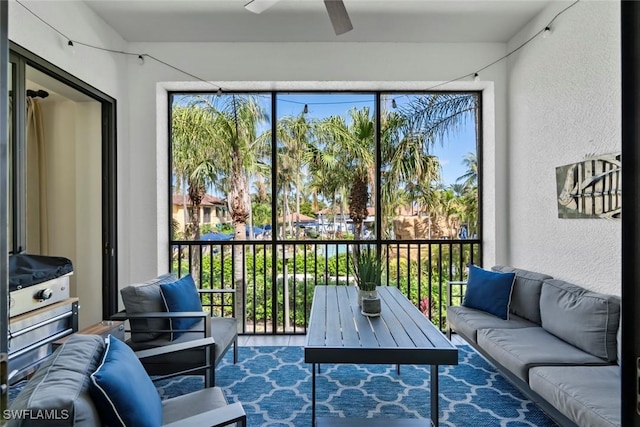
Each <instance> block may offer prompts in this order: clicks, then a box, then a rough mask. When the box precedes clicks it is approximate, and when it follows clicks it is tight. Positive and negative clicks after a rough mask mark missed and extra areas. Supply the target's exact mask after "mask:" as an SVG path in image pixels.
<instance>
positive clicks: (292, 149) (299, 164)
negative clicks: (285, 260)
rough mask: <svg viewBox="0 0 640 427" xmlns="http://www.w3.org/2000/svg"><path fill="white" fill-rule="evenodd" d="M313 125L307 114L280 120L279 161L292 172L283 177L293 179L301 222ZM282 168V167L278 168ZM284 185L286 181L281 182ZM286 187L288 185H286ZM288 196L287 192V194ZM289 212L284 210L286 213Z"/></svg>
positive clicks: (297, 216) (297, 235)
mask: <svg viewBox="0 0 640 427" xmlns="http://www.w3.org/2000/svg"><path fill="white" fill-rule="evenodd" d="M311 129H312V126H311V124H310V123H309V122H308V121H307V119H306V117H305V114H304V113H301V114H300V115H299V116H297V117H292V116H285V117H282V118H281V119H279V120H278V124H277V137H278V142H279V143H280V144H282V151H281V152H280V156H279V162H281V164H282V168H283V169H286V170H287V171H288V172H289V173H290V175H291V176H290V177H287V176H286V175H283V176H282V177H281V179H284V180H287V179H293V185H294V188H295V197H296V222H300V196H301V193H302V175H303V166H304V163H305V159H306V158H307V156H306V152H307V150H308V147H309V133H310V132H311ZM278 169H279V170H280V168H278ZM281 183H282V184H283V185H284V182H281ZM285 188H286V187H285ZM285 196H286V194H285ZM285 211H286V209H285ZM286 214H287V212H284V215H286ZM298 237H299V227H296V238H298Z"/></svg>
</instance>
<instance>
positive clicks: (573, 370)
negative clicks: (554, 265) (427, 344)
mask: <svg viewBox="0 0 640 427" xmlns="http://www.w3.org/2000/svg"><path fill="white" fill-rule="evenodd" d="M493 270H494V271H499V272H513V273H515V282H514V285H513V289H512V294H511V304H510V308H509V318H508V319H507V320H503V319H500V318H498V317H496V316H494V315H492V314H488V313H485V312H483V311H480V310H476V309H473V308H469V307H464V306H462V305H450V306H449V307H448V308H447V320H448V324H449V328H450V330H449V332H450V331H451V330H453V331H455V332H456V333H458V334H459V335H460V336H461V337H462V338H464V339H465V340H466V341H467V342H468V343H469V344H471V345H472V346H473V347H474V348H475V349H476V350H478V352H480V353H481V354H482V355H483V356H485V357H486V358H487V359H488V360H489V361H490V362H492V363H493V364H494V365H495V366H496V368H497V369H498V370H499V371H500V372H501V373H502V374H503V375H504V376H505V377H507V378H508V379H509V380H510V381H511V382H512V383H513V384H515V385H516V386H517V387H518V388H520V389H521V390H522V391H523V393H524V394H525V395H527V397H529V398H530V399H531V400H533V401H534V402H536V404H538V405H539V406H540V407H541V408H542V409H543V410H544V411H545V412H547V414H549V415H550V416H551V417H552V418H553V419H554V420H555V421H556V422H557V423H558V424H560V425H561V426H580V427H599V426H603V427H613V426H620V425H621V404H620V366H619V360H620V328H619V326H620V298H619V297H617V296H613V295H604V294H600V293H595V292H591V291H589V290H586V289H584V288H582V287H580V286H577V285H574V284H571V283H568V282H564V281H561V280H555V279H553V278H552V277H551V276H548V275H545V274H540V273H536V272H532V271H526V270H521V269H517V268H511V267H506V266H495V267H493ZM450 286H456V285H450ZM457 286H460V288H459V289H461V291H460V292H455V289H456V288H450V289H449V295H450V301H451V295H452V294H454V295H455V294H458V295H460V294H462V293H463V289H464V287H463V286H461V285H459V284H458V285H457Z"/></svg>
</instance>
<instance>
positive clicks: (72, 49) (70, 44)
mask: <svg viewBox="0 0 640 427" xmlns="http://www.w3.org/2000/svg"><path fill="white" fill-rule="evenodd" d="M67 46H69V50H70V51H71V54H72V55H75V54H76V48H75V46H74V45H73V42H72V41H71V40H69V41H68V42H67Z"/></svg>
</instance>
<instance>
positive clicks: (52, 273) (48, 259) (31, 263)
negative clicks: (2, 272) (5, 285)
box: [9, 254, 73, 291]
mask: <svg viewBox="0 0 640 427" xmlns="http://www.w3.org/2000/svg"><path fill="white" fill-rule="evenodd" d="M72 272H73V265H72V263H71V260H69V259H67V258H64V257H54V256H43V255H29V254H17V255H11V256H10V257H9V291H15V290H18V289H22V288H26V287H28V286H33V285H37V284H38V283H42V282H46V281H47V280H52V279H55V278H58V277H60V276H64V275H65V274H69V273H72Z"/></svg>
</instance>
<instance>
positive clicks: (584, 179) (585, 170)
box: [556, 153, 622, 219]
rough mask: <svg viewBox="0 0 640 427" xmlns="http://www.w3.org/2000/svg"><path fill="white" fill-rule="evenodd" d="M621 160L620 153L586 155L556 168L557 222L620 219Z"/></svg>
mask: <svg viewBox="0 0 640 427" xmlns="http://www.w3.org/2000/svg"><path fill="white" fill-rule="evenodd" d="M621 160H622V155H621V153H611V154H603V155H599V156H595V155H593V156H592V155H589V156H587V157H586V158H585V159H584V160H583V161H581V162H578V163H572V164H570V165H565V166H559V167H557V168H556V183H557V187H558V188H557V190H558V218H607V219H619V218H621V216H622V170H621V166H622V161H621Z"/></svg>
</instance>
